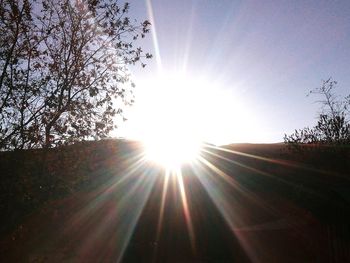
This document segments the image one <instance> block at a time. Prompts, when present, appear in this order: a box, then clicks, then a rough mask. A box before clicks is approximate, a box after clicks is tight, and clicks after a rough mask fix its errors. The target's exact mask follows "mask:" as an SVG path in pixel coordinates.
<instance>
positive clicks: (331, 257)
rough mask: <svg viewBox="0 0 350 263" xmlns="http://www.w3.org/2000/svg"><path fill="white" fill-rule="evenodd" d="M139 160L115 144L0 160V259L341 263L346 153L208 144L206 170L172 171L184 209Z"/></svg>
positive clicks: (345, 248) (347, 201)
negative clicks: (178, 175) (176, 174)
mask: <svg viewBox="0 0 350 263" xmlns="http://www.w3.org/2000/svg"><path fill="white" fill-rule="evenodd" d="M141 154H142V148H141V146H140V145H139V144H138V143H136V142H129V141H114V140H106V141H100V142H86V143H80V144H77V145H73V146H69V147H62V148H58V149H53V150H50V151H49V152H47V153H44V152H43V151H42V150H31V151H17V152H2V153H0V167H1V183H0V185H1V186H0V187H1V188H0V190H1V191H0V213H1V215H2V217H1V228H0V233H1V239H0V242H1V243H0V244H1V251H0V261H1V262H115V261H116V260H121V261H123V262H152V261H153V262H347V261H350V252H349V251H350V224H349V223H348V222H350V194H349V193H350V163H349V161H348V160H350V148H349V147H342V148H334V147H311V146H307V147H306V146H305V147H303V148H302V149H299V150H291V149H288V148H287V147H286V146H285V145H283V144H234V145H227V146H224V147H222V149H218V148H215V147H214V148H213V147H207V148H205V149H204V151H203V152H202V154H201V155H202V157H203V158H204V159H205V160H207V162H208V164H209V163H210V164H211V166H210V165H209V166H206V165H204V164H201V165H198V164H197V165H194V166H193V167H191V166H189V165H187V166H185V167H183V171H182V178H183V185H184V189H185V195H186V202H184V201H183V194H182V192H181V191H182V188H181V184H178V183H177V179H176V178H175V177H170V179H169V182H168V184H169V187H168V191H167V193H166V195H164V191H163V189H164V188H163V186H164V185H165V181H166V177H165V176H164V174H165V172H164V171H163V169H161V168H159V167H157V166H155V165H147V164H143V165H141V164H139V163H138V162H137V160H138V159H139V156H140V155H141ZM162 200H163V204H164V206H162ZM184 207H185V208H187V210H186V209H185V208H184ZM160 215H162V216H160ZM160 218H161V219H160ZM160 223H161V224H160Z"/></svg>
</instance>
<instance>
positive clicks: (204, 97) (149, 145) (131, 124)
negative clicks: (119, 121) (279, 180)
mask: <svg viewBox="0 0 350 263" xmlns="http://www.w3.org/2000/svg"><path fill="white" fill-rule="evenodd" d="M205 76H206V75H205ZM205 76H204V77H201V76H200V77H198V76H195V75H193V74H189V73H187V74H184V73H179V72H171V73H169V72H167V73H164V72H162V73H161V74H155V76H151V75H148V77H147V78H143V79H142V80H139V81H137V85H136V88H137V90H136V91H135V98H136V102H135V104H134V106H133V107H132V109H131V111H130V112H129V113H128V115H127V118H128V121H127V122H126V124H127V126H126V127H125V129H124V131H123V132H122V133H124V134H125V137H127V138H129V139H134V140H138V141H141V142H142V144H143V145H144V156H145V157H146V159H147V160H148V161H150V162H153V163H157V164H158V165H161V166H163V167H165V168H167V169H177V168H179V167H180V166H182V165H183V164H188V163H192V162H194V161H195V160H196V159H198V157H199V155H200V154H201V152H202V150H203V145H204V143H203V142H209V143H211V144H215V145H220V144H221V145H222V144H223V143H226V142H230V141H231V140H232V136H236V137H237V138H238V137H239V136H240V135H245V134H247V130H246V129H248V130H253V129H250V127H249V124H250V123H255V121H254V120H253V119H252V118H251V117H248V116H247V115H246V114H245V113H247V112H248V109H246V108H244V107H243V106H242V107H240V101H239V99H238V97H237V96H236V97H234V98H233V96H232V95H230V94H228V93H227V92H226V90H225V89H224V88H222V85H221V84H220V83H218V82H216V81H209V80H208V79H207V78H205ZM237 124H238V125H237ZM243 128H244V130H243Z"/></svg>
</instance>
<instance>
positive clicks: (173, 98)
mask: <svg viewBox="0 0 350 263" xmlns="http://www.w3.org/2000/svg"><path fill="white" fill-rule="evenodd" d="M197 84H198V83H197ZM195 85H196V83H194V82H193V80H191V79H188V78H185V77H183V76H180V75H176V76H174V77H169V76H167V77H166V78H162V79H159V80H158V81H157V83H156V84H155V86H154V87H153V88H154V89H155V90H156V91H155V93H154V94H157V96H156V98H154V99H153V100H151V103H149V107H148V108H149V112H148V114H147V116H148V117H149V118H147V119H148V123H147V125H146V127H147V128H146V129H145V133H144V134H143V135H142V138H141V140H142V141H143V144H144V146H145V153H146V157H147V159H148V160H150V161H153V162H156V163H158V164H160V165H162V166H164V167H165V168H168V169H176V168H178V167H180V166H181V165H182V164H185V163H189V162H191V161H194V160H195V159H196V158H197V156H198V154H199V153H200V148H201V143H202V140H203V138H202V137H201V134H200V130H199V129H200V127H199V126H198V123H196V122H198V120H199V112H198V109H196V106H198V104H197V102H196V101H194V100H193V99H194V98H195V95H198V94H193V92H194V90H195Z"/></svg>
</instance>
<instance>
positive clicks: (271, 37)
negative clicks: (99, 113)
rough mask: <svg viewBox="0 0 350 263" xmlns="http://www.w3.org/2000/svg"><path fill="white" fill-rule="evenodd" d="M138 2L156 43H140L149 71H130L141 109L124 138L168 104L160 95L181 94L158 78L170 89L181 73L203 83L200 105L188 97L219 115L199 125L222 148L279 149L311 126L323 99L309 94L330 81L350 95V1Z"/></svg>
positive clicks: (134, 12)
mask: <svg viewBox="0 0 350 263" xmlns="http://www.w3.org/2000/svg"><path fill="white" fill-rule="evenodd" d="M130 4H131V7H130V16H132V17H136V18H138V19H139V20H140V19H143V18H146V19H149V20H150V21H151V22H152V28H151V31H152V35H148V36H147V37H146V39H145V40H144V41H143V42H141V45H142V47H143V49H144V50H145V51H149V52H151V53H152V54H153V55H154V58H153V59H152V60H149V61H147V64H148V65H147V67H146V68H145V69H140V68H139V67H138V68H132V69H131V71H132V73H133V78H134V79H135V82H136V85H137V87H136V104H135V107H134V112H132V111H131V113H130V116H129V121H128V122H126V123H125V124H123V125H122V126H121V129H120V132H121V134H123V133H124V134H126V137H128V136H129V135H130V136H133V135H135V134H134V133H135V131H136V130H137V131H138V132H139V133H142V132H143V130H142V129H143V127H144V126H145V124H146V123H147V116H146V115H145V110H144V109H145V108H147V107H151V106H150V105H155V104H156V103H155V101H156V100H155V98H156V99H157V100H162V98H160V97H157V95H156V94H155V93H154V92H155V90H159V88H160V87H161V88H163V89H164V90H167V89H175V90H176V89H177V87H176V86H174V85H170V86H171V87H167V86H169V85H167V84H166V83H167V81H166V80H165V81H164V80H163V81H159V80H158V79H159V76H161V77H162V76H164V75H166V76H168V75H170V76H171V77H170V78H169V79H170V80H168V83H170V82H172V81H173V79H177V76H178V75H177V74H178V73H176V72H181V74H182V75H185V77H183V79H182V80H181V81H182V82H186V80H189V81H188V82H189V83H192V85H194V86H196V85H197V87H196V88H195V90H196V92H197V93H196V94H197V97H195V98H193V97H191V98H190V100H191V101H193V107H196V105H197V101H201V102H200V103H199V104H201V105H202V107H204V108H203V109H202V108H201V111H202V112H203V114H208V112H214V113H213V116H211V117H210V118H208V120H207V122H208V123H207V124H206V125H209V126H205V125H202V126H200V127H201V128H203V130H208V134H209V133H211V135H212V136H211V137H210V136H209V135H208V134H207V135H206V136H207V137H208V140H211V141H212V142H213V143H216V144H226V143H231V142H232V143H234V142H261V143H271V142H281V141H283V135H284V134H285V133H287V134H290V133H292V132H293V131H294V129H297V128H303V127H305V126H313V125H314V124H315V123H316V118H317V112H318V109H319V105H318V104H317V103H315V101H316V100H317V99H319V98H318V97H312V96H311V97H310V96H309V97H307V96H306V94H307V93H308V91H310V90H312V89H315V88H317V87H319V86H320V85H321V83H322V80H325V79H328V78H329V77H333V79H334V80H337V81H338V86H337V93H338V94H339V95H347V94H349V93H350V74H349V73H350V72H349V69H350V67H349V66H350V48H349V47H350V16H349V14H350V1H347V0H344V1H337V0H327V1H322V0H315V1H304V0H302V1H298V0H294V1H290V0H286V1H284V0H275V1H271V0H270V1H269V0H265V1H260V0H248V1H236V0H217V1H214V0H186V1H185V0H177V1H171V0H143V1H141V0H134V1H131V2H130ZM172 78H173V79H172ZM198 79H200V80H198ZM197 80H198V81H197ZM160 83H161V84H160ZM203 83H205V84H203ZM155 86H156V89H155ZM185 86H186V85H185ZM186 89H187V90H190V89H191V87H185V89H184V88H182V89H179V90H181V95H178V96H174V98H176V99H177V100H178V103H177V104H174V105H173V108H175V107H176V105H178V107H179V108H180V107H181V104H182V98H184V97H186V94H187V92H186ZM202 89H203V92H202ZM165 93H167V91H166V92H165ZM190 93H191V92H190ZM203 97H204V99H203ZM208 97H209V98H212V102H208ZM170 100H171V99H170ZM203 104H205V105H206V106H203ZM140 105H143V106H140ZM142 107H143V108H142ZM135 109H136V110H135ZM137 110H138V113H137ZM153 110H154V111H162V109H161V108H158V109H157V108H155V109H153ZM135 112H136V113H135ZM140 112H141V113H140ZM142 112H144V113H143V115H142ZM148 114H149V112H148ZM193 118H194V119H192V121H193V122H196V116H194V117H193ZM200 118H201V119H205V116H201V117H200ZM140 120H142V121H140ZM213 127H214V128H215V129H214V128H213ZM209 130H210V131H209ZM213 130H216V131H215V132H216V133H217V134H214V135H213V133H215V132H213ZM135 136H136V137H137V135H135Z"/></svg>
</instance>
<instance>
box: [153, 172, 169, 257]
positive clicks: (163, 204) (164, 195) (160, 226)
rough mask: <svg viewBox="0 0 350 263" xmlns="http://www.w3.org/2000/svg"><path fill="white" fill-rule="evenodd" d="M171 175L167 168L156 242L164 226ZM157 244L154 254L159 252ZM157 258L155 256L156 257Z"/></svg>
mask: <svg viewBox="0 0 350 263" xmlns="http://www.w3.org/2000/svg"><path fill="white" fill-rule="evenodd" d="M169 176H170V171H169V170H168V169H167V170H166V171H165V178H164V184H163V190H162V199H161V201H160V210H159V216H158V225H157V234H156V243H158V242H159V238H160V234H161V230H162V226H163V217H164V208H165V201H166V197H167V193H168V184H169ZM157 248H158V247H157V246H156V247H155V251H154V256H156V254H157ZM154 260H155V258H154Z"/></svg>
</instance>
